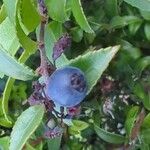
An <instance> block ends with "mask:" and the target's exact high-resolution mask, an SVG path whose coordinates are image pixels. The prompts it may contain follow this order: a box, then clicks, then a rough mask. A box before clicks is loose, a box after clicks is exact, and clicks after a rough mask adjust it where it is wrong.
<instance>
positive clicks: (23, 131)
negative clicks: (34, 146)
mask: <svg viewBox="0 0 150 150" xmlns="http://www.w3.org/2000/svg"><path fill="white" fill-rule="evenodd" d="M43 115H44V107H43V105H36V106H32V107H30V108H28V109H27V110H25V111H24V112H23V113H22V114H21V115H20V117H19V118H18V119H17V121H16V123H15V125H14V127H13V130H12V133H11V139H10V147H9V150H21V149H22V147H23V146H24V144H25V143H26V141H27V140H28V138H29V137H30V136H31V134H32V133H33V132H34V131H35V130H36V128H37V127H38V126H39V124H40V123H41V121H42V118H43Z"/></svg>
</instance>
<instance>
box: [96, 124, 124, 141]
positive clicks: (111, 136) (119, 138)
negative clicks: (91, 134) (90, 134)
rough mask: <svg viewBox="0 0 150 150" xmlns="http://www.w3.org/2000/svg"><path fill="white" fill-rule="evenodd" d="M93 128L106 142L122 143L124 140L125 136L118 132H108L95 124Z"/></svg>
mask: <svg viewBox="0 0 150 150" xmlns="http://www.w3.org/2000/svg"><path fill="white" fill-rule="evenodd" d="M94 130H95V132H96V133H97V135H98V136H99V137H100V138H101V139H103V140H104V141H106V142H108V143H112V144H122V143H124V142H125V137H123V136H121V135H119V134H114V133H110V132H108V131H106V130H104V129H102V128H99V127H98V126H97V125H94Z"/></svg>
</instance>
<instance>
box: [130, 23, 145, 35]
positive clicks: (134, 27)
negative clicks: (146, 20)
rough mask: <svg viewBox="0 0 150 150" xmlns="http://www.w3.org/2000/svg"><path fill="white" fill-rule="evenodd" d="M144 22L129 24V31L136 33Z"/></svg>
mask: <svg viewBox="0 0 150 150" xmlns="http://www.w3.org/2000/svg"><path fill="white" fill-rule="evenodd" d="M141 24H142V22H135V23H132V24H130V25H129V32H130V34H131V35H135V34H136V32H137V31H138V29H139V28H140V26H141Z"/></svg>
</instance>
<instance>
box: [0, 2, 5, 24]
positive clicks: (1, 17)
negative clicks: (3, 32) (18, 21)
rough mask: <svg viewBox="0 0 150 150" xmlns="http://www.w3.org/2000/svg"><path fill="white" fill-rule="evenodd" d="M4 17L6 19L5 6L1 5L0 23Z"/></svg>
mask: <svg viewBox="0 0 150 150" xmlns="http://www.w3.org/2000/svg"><path fill="white" fill-rule="evenodd" d="M6 17H7V14H6V10H5V6H4V4H3V5H2V6H1V9H0V23H2V22H3V21H4V20H5V18H6Z"/></svg>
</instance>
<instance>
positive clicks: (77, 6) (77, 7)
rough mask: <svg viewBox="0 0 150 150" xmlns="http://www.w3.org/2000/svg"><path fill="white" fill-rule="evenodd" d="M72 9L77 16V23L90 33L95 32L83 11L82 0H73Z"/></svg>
mask: <svg viewBox="0 0 150 150" xmlns="http://www.w3.org/2000/svg"><path fill="white" fill-rule="evenodd" d="M71 2H72V3H71V9H72V12H73V16H74V17H75V19H76V21H77V23H78V24H79V25H80V27H81V28H82V29H83V30H84V31H85V32H88V33H94V31H93V30H92V29H91V27H90V25H89V23H88V21H87V19H86V17H85V15H84V12H83V8H82V6H81V1H80V0H71Z"/></svg>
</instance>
